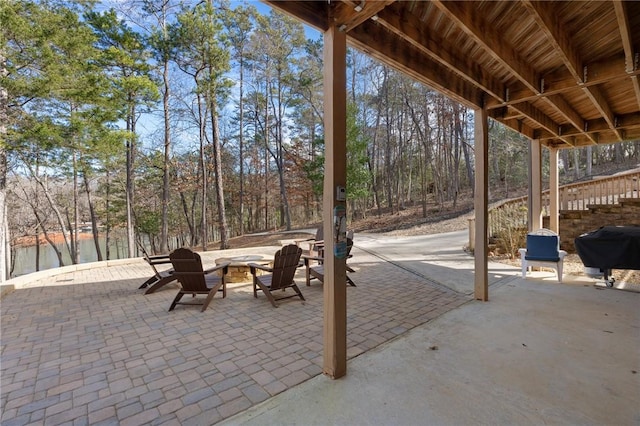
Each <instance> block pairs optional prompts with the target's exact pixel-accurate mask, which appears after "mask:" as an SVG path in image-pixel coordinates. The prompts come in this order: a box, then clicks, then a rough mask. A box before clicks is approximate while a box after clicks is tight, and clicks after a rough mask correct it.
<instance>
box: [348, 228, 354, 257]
mask: <svg viewBox="0 0 640 426" xmlns="http://www.w3.org/2000/svg"><path fill="white" fill-rule="evenodd" d="M347 235H349V233H347ZM351 235H352V237H351V238H349V237H347V259H348V258H350V257H351V249H352V248H353V234H351Z"/></svg>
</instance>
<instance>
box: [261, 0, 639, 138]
mask: <svg viewBox="0 0 640 426" xmlns="http://www.w3.org/2000/svg"><path fill="white" fill-rule="evenodd" d="M265 2H266V3H268V4H269V5H271V6H272V7H274V8H276V9H278V10H281V11H283V12H285V13H288V14H290V15H292V16H294V17H296V18H298V19H300V20H302V21H303V22H305V23H307V24H308V25H311V26H313V27H315V28H317V29H319V30H320V31H324V30H326V29H327V28H328V27H329V25H330V24H335V25H336V26H337V27H338V28H339V29H340V30H341V31H345V32H346V34H347V40H348V42H349V43H350V44H351V45H352V46H353V47H355V48H357V49H359V50H361V51H363V52H365V53H367V54H369V55H371V56H372V57H374V58H376V59H378V60H380V61H381V62H383V63H385V64H387V65H389V66H391V67H393V68H395V69H397V70H400V71H402V72H404V73H406V74H408V75H410V76H412V77H413V78H415V79H417V80H418V81H420V82H423V83H424V84H426V85H428V86H430V87H432V88H434V89H436V90H438V91H440V92H442V93H444V94H446V95H447V96H449V97H451V98H452V99H455V100H457V101H458V102H460V103H462V104H464V105H466V106H468V107H470V108H474V109H478V108H487V110H488V113H489V116H490V117H492V118H493V119H495V120H497V121H500V122H502V123H504V124H505V125H507V126H509V127H511V128H513V129H515V130H517V131H519V132H521V133H522V134H524V135H526V136H528V137H529V138H531V139H540V140H541V142H542V144H544V145H546V146H549V147H558V148H571V147H574V146H586V145H595V144H606V143H615V142H621V141H625V140H633V139H640V1H619V0H612V1H611V0H610V1H592V2H591V1H589V2H586V1H528V0H525V1H442V0H432V1H425V0H422V1H394V0H378V1H374V0H367V1H360V0H358V1H349V0H324V1H273V0H266V1H265Z"/></svg>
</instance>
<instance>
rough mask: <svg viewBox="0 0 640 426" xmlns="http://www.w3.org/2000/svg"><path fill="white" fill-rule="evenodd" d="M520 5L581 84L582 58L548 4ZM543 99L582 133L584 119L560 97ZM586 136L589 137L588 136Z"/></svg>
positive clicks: (594, 141) (582, 76)
mask: <svg viewBox="0 0 640 426" xmlns="http://www.w3.org/2000/svg"><path fill="white" fill-rule="evenodd" d="M522 5H523V6H524V7H525V8H526V9H527V10H528V11H529V13H530V14H531V16H532V17H533V19H534V20H535V21H536V23H537V24H538V27H540V29H541V30H542V32H543V33H544V34H545V36H546V38H547V40H548V41H549V43H550V44H551V46H552V47H553V48H554V50H555V51H556V53H557V54H558V56H559V57H560V58H561V59H562V62H563V63H564V65H565V67H566V68H567V70H568V71H569V74H571V77H573V79H574V81H575V83H576V84H578V85H581V84H583V83H584V75H583V73H582V70H583V65H582V58H581V56H580V55H579V54H578V51H577V50H576V49H575V48H574V46H573V44H572V43H571V40H570V39H569V37H568V35H567V33H566V32H565V31H564V30H563V29H562V28H561V25H560V22H559V21H558V18H557V16H556V15H555V14H554V13H553V11H552V9H551V8H550V7H549V5H548V3H546V4H542V3H540V2H538V1H531V0H526V1H524V2H523V3H522ZM544 99H545V101H547V103H548V104H550V105H551V106H552V107H554V108H555V109H556V110H557V111H558V112H559V113H560V114H562V115H563V116H564V117H565V118H566V119H567V120H568V121H569V122H570V123H571V124H573V125H574V126H575V127H576V129H578V130H581V131H584V119H583V118H582V117H581V116H580V115H579V114H578V113H577V112H576V111H575V110H574V109H573V108H572V107H571V106H570V105H569V103H568V102H567V101H566V100H565V99H564V98H563V97H562V95H552V96H548V97H545V98H544ZM587 136H588V137H590V135H587ZM592 142H593V143H594V144H596V143H597V141H596V140H595V138H594V139H593V140H592Z"/></svg>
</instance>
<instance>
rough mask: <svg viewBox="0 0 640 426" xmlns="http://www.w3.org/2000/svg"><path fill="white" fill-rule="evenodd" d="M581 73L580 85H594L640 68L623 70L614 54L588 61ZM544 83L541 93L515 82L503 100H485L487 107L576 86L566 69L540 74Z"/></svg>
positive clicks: (624, 76) (620, 59)
mask: <svg viewBox="0 0 640 426" xmlns="http://www.w3.org/2000/svg"><path fill="white" fill-rule="evenodd" d="M582 75H583V78H584V83H582V87H590V86H595V85H598V84H602V83H608V82H616V81H618V80H626V79H627V78H629V76H630V75H631V76H638V75H640V69H636V70H634V71H633V72H632V73H631V74H628V73H627V72H626V71H625V57H624V55H619V56H614V57H612V58H610V59H608V60H606V61H598V62H590V63H588V64H586V65H584V66H583V69H582ZM542 82H543V83H544V84H543V85H542V86H543V89H544V90H543V92H542V93H534V92H533V91H532V90H530V89H529V88H527V87H525V86H524V84H522V83H520V84H516V85H512V86H510V87H509V90H508V93H509V96H508V97H507V99H506V100H505V101H504V102H501V101H499V100H498V99H495V100H490V101H488V102H487V108H489V109H492V108H500V107H503V106H505V105H511V104H517V103H520V102H529V101H534V100H536V99H540V97H541V96H553V95H559V94H563V93H567V92H570V91H572V90H575V89H576V88H577V86H576V81H575V79H574V78H573V77H572V76H571V75H570V74H569V71H568V70H566V69H562V70H558V71H555V72H553V73H550V74H546V75H543V76H542Z"/></svg>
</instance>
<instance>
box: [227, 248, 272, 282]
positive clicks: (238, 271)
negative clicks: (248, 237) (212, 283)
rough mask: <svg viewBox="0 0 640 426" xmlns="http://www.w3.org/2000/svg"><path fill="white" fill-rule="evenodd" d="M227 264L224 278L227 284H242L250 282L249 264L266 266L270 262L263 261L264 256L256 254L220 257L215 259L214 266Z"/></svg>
mask: <svg viewBox="0 0 640 426" xmlns="http://www.w3.org/2000/svg"><path fill="white" fill-rule="evenodd" d="M226 262H229V269H228V272H227V276H226V282H228V283H244V282H247V281H251V280H252V278H251V268H250V267H249V266H248V265H249V263H263V264H267V263H269V262H270V260H265V258H264V256H261V255H257V254H247V255H244V256H234V257H220V258H218V259H216V265H219V264H221V263H226Z"/></svg>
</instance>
